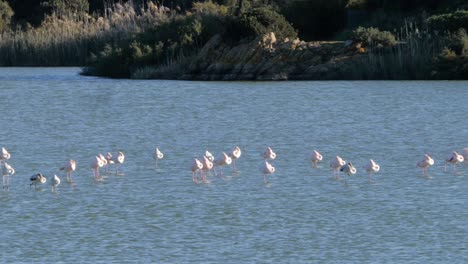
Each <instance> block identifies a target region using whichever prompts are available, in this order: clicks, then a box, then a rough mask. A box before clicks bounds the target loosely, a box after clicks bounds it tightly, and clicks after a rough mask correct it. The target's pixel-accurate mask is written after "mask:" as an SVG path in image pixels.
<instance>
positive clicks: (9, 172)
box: [0, 161, 15, 190]
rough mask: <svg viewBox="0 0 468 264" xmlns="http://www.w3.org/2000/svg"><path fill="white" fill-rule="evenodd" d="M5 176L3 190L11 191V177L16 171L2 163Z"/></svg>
mask: <svg viewBox="0 0 468 264" xmlns="http://www.w3.org/2000/svg"><path fill="white" fill-rule="evenodd" d="M0 165H1V169H2V175H3V189H4V190H8V189H10V176H11V175H13V174H15V169H13V167H12V166H11V165H10V164H8V163H6V161H4V162H2V163H0Z"/></svg>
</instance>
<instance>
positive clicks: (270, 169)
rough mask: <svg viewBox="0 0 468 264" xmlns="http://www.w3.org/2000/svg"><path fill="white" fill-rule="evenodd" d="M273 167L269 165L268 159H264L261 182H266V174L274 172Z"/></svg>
mask: <svg viewBox="0 0 468 264" xmlns="http://www.w3.org/2000/svg"><path fill="white" fill-rule="evenodd" d="M275 170H276V169H275V167H273V165H271V164H270V163H268V161H265V163H264V164H263V168H262V173H263V182H264V183H265V184H266V183H268V182H267V180H266V175H267V174H268V175H270V174H273V173H274V172H275Z"/></svg>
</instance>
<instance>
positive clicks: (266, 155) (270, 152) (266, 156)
mask: <svg viewBox="0 0 468 264" xmlns="http://www.w3.org/2000/svg"><path fill="white" fill-rule="evenodd" d="M262 156H263V158H264V159H270V160H274V159H276V153H275V152H274V151H273V149H271V148H270V147H268V148H267V149H266V150H265V152H263V155H262Z"/></svg>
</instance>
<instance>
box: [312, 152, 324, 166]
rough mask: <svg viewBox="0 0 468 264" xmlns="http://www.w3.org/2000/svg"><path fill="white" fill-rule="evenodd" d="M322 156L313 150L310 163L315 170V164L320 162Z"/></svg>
mask: <svg viewBox="0 0 468 264" xmlns="http://www.w3.org/2000/svg"><path fill="white" fill-rule="evenodd" d="M322 159H323V156H322V154H320V153H319V152H318V151H317V150H314V151H313V153H312V157H311V159H310V161H311V162H312V167H314V168H317V163H318V162H319V161H322Z"/></svg>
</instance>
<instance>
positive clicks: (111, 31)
mask: <svg viewBox="0 0 468 264" xmlns="http://www.w3.org/2000/svg"><path fill="white" fill-rule="evenodd" d="M169 15H170V11H169V10H168V9H167V8H165V7H158V6H157V5H155V4H153V3H152V2H148V3H146V4H145V5H144V8H143V7H140V8H138V7H136V6H135V5H133V4H132V3H130V2H128V3H124V4H119V3H116V4H113V5H111V6H109V7H107V8H106V10H105V14H104V15H103V16H97V17H93V16H90V15H82V16H78V15H76V14H69V15H66V16H58V15H57V14H52V15H50V16H49V17H48V18H47V19H46V20H45V21H44V22H43V23H42V24H41V26H39V27H37V28H31V29H28V30H21V29H18V30H15V31H6V32H3V33H0V66H83V65H85V63H86V58H87V57H88V56H89V55H90V53H91V52H94V53H96V52H99V51H100V50H101V49H102V48H103V47H104V45H105V44H116V45H118V44H119V43H121V42H123V41H125V40H127V39H129V38H131V37H132V36H133V35H134V34H136V33H139V32H142V31H144V30H146V29H147V28H149V27H152V26H154V25H157V24H159V23H162V22H163V21H165V20H167V18H168V17H169Z"/></svg>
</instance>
